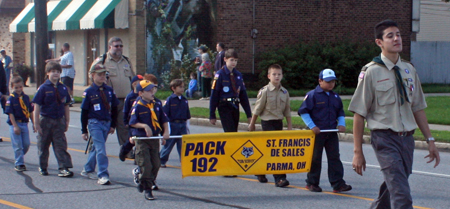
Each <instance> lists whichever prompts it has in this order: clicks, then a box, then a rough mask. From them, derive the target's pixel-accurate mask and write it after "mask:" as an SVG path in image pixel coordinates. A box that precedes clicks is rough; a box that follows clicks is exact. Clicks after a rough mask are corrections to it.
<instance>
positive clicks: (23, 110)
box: [11, 93, 30, 119]
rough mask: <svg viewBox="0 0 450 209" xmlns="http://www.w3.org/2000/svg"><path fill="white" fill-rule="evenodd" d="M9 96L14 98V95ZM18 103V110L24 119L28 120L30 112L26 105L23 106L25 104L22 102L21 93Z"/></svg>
mask: <svg viewBox="0 0 450 209" xmlns="http://www.w3.org/2000/svg"><path fill="white" fill-rule="evenodd" d="M11 96H13V97H14V94H11ZM19 103H20V108H21V109H22V112H23V114H24V115H25V117H26V118H27V119H28V118H30V111H28V107H27V105H25V102H24V101H23V93H22V95H20V96H19Z"/></svg>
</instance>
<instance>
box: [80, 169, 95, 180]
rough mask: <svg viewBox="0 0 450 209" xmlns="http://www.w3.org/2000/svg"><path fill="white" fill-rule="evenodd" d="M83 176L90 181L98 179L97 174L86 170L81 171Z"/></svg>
mask: <svg viewBox="0 0 450 209" xmlns="http://www.w3.org/2000/svg"><path fill="white" fill-rule="evenodd" d="M80 174H81V176H83V177H86V178H88V179H97V174H95V172H89V173H88V172H86V171H85V170H83V171H81V173H80Z"/></svg>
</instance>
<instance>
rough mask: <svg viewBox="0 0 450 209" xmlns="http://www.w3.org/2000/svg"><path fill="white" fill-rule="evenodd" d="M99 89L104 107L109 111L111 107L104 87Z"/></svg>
mask: <svg viewBox="0 0 450 209" xmlns="http://www.w3.org/2000/svg"><path fill="white" fill-rule="evenodd" d="M98 89H99V90H100V97H101V98H102V102H103V105H104V106H105V108H106V110H108V111H109V110H110V109H111V107H110V106H109V103H108V99H106V95H105V92H104V91H103V86H101V87H100V88H98Z"/></svg>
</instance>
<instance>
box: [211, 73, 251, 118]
mask: <svg viewBox="0 0 450 209" xmlns="http://www.w3.org/2000/svg"><path fill="white" fill-rule="evenodd" d="M232 72H233V74H234V78H235V82H236V91H238V93H239V95H238V93H236V92H235V91H234V90H233V86H232V83H231V72H230V70H229V69H228V68H227V66H226V65H224V66H223V68H222V69H221V70H219V71H218V72H217V73H216V75H215V76H214V82H213V85H212V88H211V89H212V90H211V100H210V105H209V111H210V119H215V118H216V117H215V111H216V108H217V106H218V105H219V102H220V101H222V100H223V99H227V98H239V100H240V103H241V104H242V107H243V108H244V111H245V114H246V115H247V117H248V118H249V117H252V113H251V109H250V104H249V102H248V96H247V91H246V89H245V85H244V79H243V77H242V74H241V73H240V72H239V71H237V70H236V69H233V70H232Z"/></svg>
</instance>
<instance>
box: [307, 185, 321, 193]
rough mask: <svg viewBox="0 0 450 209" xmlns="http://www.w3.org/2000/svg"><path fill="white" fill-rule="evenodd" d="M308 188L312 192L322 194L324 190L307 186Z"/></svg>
mask: <svg viewBox="0 0 450 209" xmlns="http://www.w3.org/2000/svg"><path fill="white" fill-rule="evenodd" d="M306 188H307V189H308V190H309V191H311V192H322V188H320V186H316V185H306Z"/></svg>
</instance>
